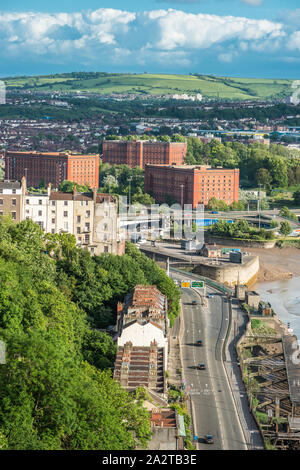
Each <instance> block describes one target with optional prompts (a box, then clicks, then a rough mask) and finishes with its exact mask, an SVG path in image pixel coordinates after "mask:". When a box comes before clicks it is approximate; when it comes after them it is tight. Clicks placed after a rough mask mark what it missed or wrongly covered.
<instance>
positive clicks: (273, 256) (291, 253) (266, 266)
mask: <svg viewBox="0 0 300 470" xmlns="http://www.w3.org/2000/svg"><path fill="white" fill-rule="evenodd" d="M249 251H250V252H251V254H253V255H258V256H259V262H260V269H259V273H258V279H257V280H258V282H263V281H267V282H270V281H277V280H286V279H290V278H292V277H300V249H298V248H293V247H287V248H278V247H274V248H270V249H268V250H266V249H264V248H250V249H249Z"/></svg>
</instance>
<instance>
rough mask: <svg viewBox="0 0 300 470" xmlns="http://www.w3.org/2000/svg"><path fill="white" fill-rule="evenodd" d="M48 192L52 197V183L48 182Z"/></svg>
mask: <svg viewBox="0 0 300 470" xmlns="http://www.w3.org/2000/svg"><path fill="white" fill-rule="evenodd" d="M47 194H48V196H49V197H50V195H51V183H49V184H48V187H47Z"/></svg>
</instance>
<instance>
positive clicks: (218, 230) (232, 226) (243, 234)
mask: <svg viewBox="0 0 300 470" xmlns="http://www.w3.org/2000/svg"><path fill="white" fill-rule="evenodd" d="M207 231H208V232H209V233H211V234H212V235H215V236H218V237H225V238H236V239H244V240H258V241H265V240H274V239H275V235H274V232H273V230H265V229H263V228H261V229H257V228H253V227H250V225H249V224H248V222H247V221H246V220H244V219H241V220H238V221H236V222H234V223H229V222H226V221H224V220H220V221H219V222H217V223H216V224H214V225H212V226H211V227H210V228H209V229H208V230H207Z"/></svg>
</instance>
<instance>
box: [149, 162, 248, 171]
mask: <svg viewBox="0 0 300 470" xmlns="http://www.w3.org/2000/svg"><path fill="white" fill-rule="evenodd" d="M145 166H146V167H157V168H171V169H174V170H187V171H188V170H200V171H240V170H239V168H223V167H222V168H221V167H211V166H209V165H168V164H155V163H146V165H145Z"/></svg>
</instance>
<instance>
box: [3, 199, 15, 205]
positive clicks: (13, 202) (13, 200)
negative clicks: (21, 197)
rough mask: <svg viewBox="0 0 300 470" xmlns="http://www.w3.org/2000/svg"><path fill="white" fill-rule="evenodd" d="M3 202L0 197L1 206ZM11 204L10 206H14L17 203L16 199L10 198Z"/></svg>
mask: <svg viewBox="0 0 300 470" xmlns="http://www.w3.org/2000/svg"><path fill="white" fill-rule="evenodd" d="M3 204H4V201H3V199H0V206H3ZM11 205H12V206H16V205H17V200H16V199H12V200H11Z"/></svg>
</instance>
